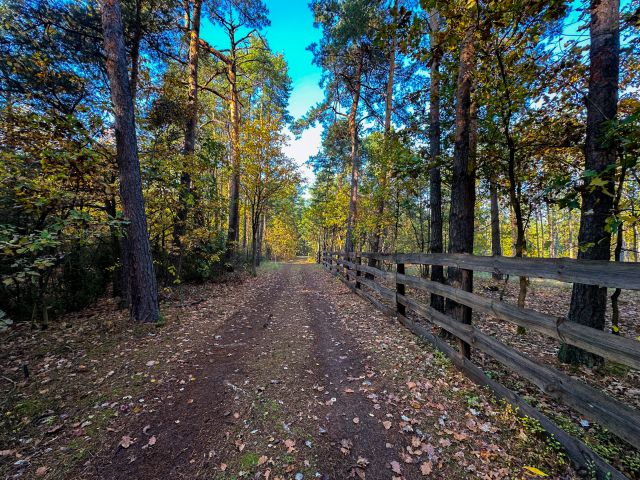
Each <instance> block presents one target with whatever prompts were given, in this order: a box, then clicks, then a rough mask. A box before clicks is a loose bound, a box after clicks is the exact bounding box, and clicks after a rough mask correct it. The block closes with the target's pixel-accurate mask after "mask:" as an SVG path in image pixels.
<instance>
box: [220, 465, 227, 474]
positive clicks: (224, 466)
mask: <svg viewBox="0 0 640 480" xmlns="http://www.w3.org/2000/svg"><path fill="white" fill-rule="evenodd" d="M226 469H227V464H226V463H221V464H220V470H221V471H223V472H224V471H225V470H226Z"/></svg>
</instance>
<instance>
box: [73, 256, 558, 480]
mask: <svg viewBox="0 0 640 480" xmlns="http://www.w3.org/2000/svg"><path fill="white" fill-rule="evenodd" d="M239 288H243V286H240V287H239ZM245 300H246V301H243V302H238V304H237V305H234V306H233V308H234V310H233V313H232V314H231V315H230V317H229V318H228V319H227V320H226V321H225V322H224V323H223V324H222V325H221V326H220V327H219V328H218V329H217V330H216V331H215V334H214V335H213V336H211V337H206V336H199V335H197V334H195V335H194V338H192V342H193V345H192V346H191V347H190V348H189V350H190V351H192V352H194V351H195V352H197V353H196V355H195V356H192V357H190V359H189V362H188V364H186V365H183V366H182V368H184V369H185V370H184V371H185V375H183V378H184V377H185V376H186V372H193V373H189V377H188V380H187V381H181V382H176V383H174V384H167V385H166V387H165V388H164V389H162V390H161V392H160V393H157V394H156V395H158V396H159V397H158V398H159V400H160V401H159V403H158V407H157V408H154V409H153V410H152V411H144V412H142V413H140V414H139V415H136V416H132V417H130V418H129V419H128V420H127V421H126V422H124V423H123V422H119V423H118V424H117V426H115V427H114V428H110V429H109V433H108V435H110V437H111V441H110V442H109V446H108V448H105V449H104V451H102V452H101V453H100V454H98V455H96V456H95V457H93V458H91V459H90V460H89V461H87V462H86V463H85V465H84V466H83V467H82V468H81V469H80V470H79V471H78V476H80V477H84V478H102V479H165V478H184V479H199V478H202V479H205V478H207V479H208V478H216V479H217V478H267V479H268V478H271V479H274V478H295V479H300V478H303V479H307V478H331V479H343V478H369V479H388V478H398V479H400V478H407V479H413V478H425V477H432V478H469V477H477V478H514V477H520V478H522V477H523V476H524V473H526V470H523V467H524V466H526V465H530V464H531V463H532V462H536V463H535V465H534V466H536V467H538V468H542V469H543V470H544V469H547V471H548V472H549V470H548V469H553V468H558V466H557V458H556V457H555V456H554V454H553V453H545V452H543V450H544V448H545V446H544V445H543V444H542V442H541V441H540V440H538V439H537V438H536V437H535V436H534V435H532V434H530V433H528V432H527V431H526V429H524V428H523V427H522V425H521V424H520V423H519V422H518V420H516V419H515V417H514V416H513V415H512V414H510V413H509V412H508V410H505V409H504V407H502V406H500V405H497V404H495V403H493V402H492V400H491V399H490V397H488V396H487V395H486V394H485V393H484V392H483V391H481V390H479V389H477V388H476V387H475V386H473V385H471V384H470V383H469V382H468V381H466V380H465V379H464V378H463V377H462V376H461V375H459V374H458V373H457V372H455V371H454V370H453V369H452V368H451V366H450V365H448V363H447V362H446V360H444V359H443V358H442V357H441V356H439V355H437V354H436V353H434V352H433V350H430V349H429V348H427V347H425V346H421V345H419V344H418V343H416V341H415V339H414V338H413V337H411V335H410V334H408V333H407V332H406V331H404V330H403V329H402V328H401V327H400V326H399V325H397V324H394V323H392V321H390V319H388V318H386V317H384V316H382V315H381V314H379V313H377V312H375V311H374V310H373V308H372V307H371V306H369V305H368V304H367V303H365V302H364V301H362V300H361V299H360V298H359V297H356V296H354V295H353V294H351V293H350V292H349V290H348V289H346V288H345V287H344V286H343V285H342V284H341V283H340V282H338V281H337V280H336V279H335V278H333V277H331V276H330V275H329V274H328V273H326V272H324V271H322V270H321V269H320V268H319V267H318V266H315V265H308V264H304V265H302V264H300V265H295V264H288V265H285V266H283V267H282V268H281V269H279V270H277V271H275V272H271V273H268V274H264V275H262V276H261V277H259V279H258V280H257V281H255V282H254V283H252V285H251V292H247V295H246V297H245ZM206 308H213V307H211V306H207V307H206ZM203 313H205V315H203V319H204V320H203V321H206V318H207V315H206V312H203ZM182 343H183V342H181V346H180V347H179V348H184V346H183V345H182ZM176 348H178V347H177V346H176ZM179 353H180V352H179V351H177V352H176V354H179ZM527 462H529V463H527ZM523 472H524V473H523ZM551 473H553V474H554V475H557V476H561V475H565V474H566V472H564V469H562V468H561V471H556V472H551Z"/></svg>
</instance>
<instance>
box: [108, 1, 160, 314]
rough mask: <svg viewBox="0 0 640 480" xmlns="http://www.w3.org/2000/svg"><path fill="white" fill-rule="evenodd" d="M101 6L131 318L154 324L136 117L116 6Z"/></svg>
mask: <svg viewBox="0 0 640 480" xmlns="http://www.w3.org/2000/svg"><path fill="white" fill-rule="evenodd" d="M101 7H102V30H103V34H104V51H105V57H106V64H107V76H108V78H109V85H110V89H111V101H112V103H113V111H114V112H113V113H114V118H115V138H116V150H117V153H116V158H117V163H118V172H119V174H120V196H121V199H122V209H123V212H124V216H125V218H126V219H127V220H128V224H127V227H126V239H127V243H128V249H129V252H130V253H129V258H130V261H131V263H130V278H131V280H130V285H131V305H130V311H131V317H132V318H133V319H134V320H136V321H138V322H156V321H158V319H159V317H160V312H159V309H158V292H157V288H156V277H155V272H154V270H153V260H152V257H151V245H150V244H149V235H148V231H147V218H146V215H145V211H144V197H143V195H142V180H141V177H140V163H139V160H138V143H137V138H136V125H135V114H134V107H133V100H132V96H131V87H130V85H129V77H128V71H127V59H126V50H125V45H124V36H123V29H122V18H121V14H120V2H119V1H118V0H103V1H102V2H101Z"/></svg>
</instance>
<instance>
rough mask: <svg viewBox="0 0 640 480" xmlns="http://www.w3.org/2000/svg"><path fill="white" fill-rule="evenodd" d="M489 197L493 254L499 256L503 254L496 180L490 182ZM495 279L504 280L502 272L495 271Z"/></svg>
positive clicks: (493, 275)
mask: <svg viewBox="0 0 640 480" xmlns="http://www.w3.org/2000/svg"><path fill="white" fill-rule="evenodd" d="M489 198H490V203H491V255H494V256H497V257H499V256H500V255H502V245H501V244H500V205H499V204H498V186H497V185H496V182H495V181H493V180H491V181H490V182H489ZM492 277H493V279H494V280H502V274H501V273H497V272H494V273H493V274H492Z"/></svg>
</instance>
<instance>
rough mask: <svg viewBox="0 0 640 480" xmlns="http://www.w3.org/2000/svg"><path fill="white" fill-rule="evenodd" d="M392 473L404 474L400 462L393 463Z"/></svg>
mask: <svg viewBox="0 0 640 480" xmlns="http://www.w3.org/2000/svg"><path fill="white" fill-rule="evenodd" d="M391 471H392V472H393V473H398V474H400V473H402V467H401V466H400V462H397V461H396V460H394V461H393V462H391Z"/></svg>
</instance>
